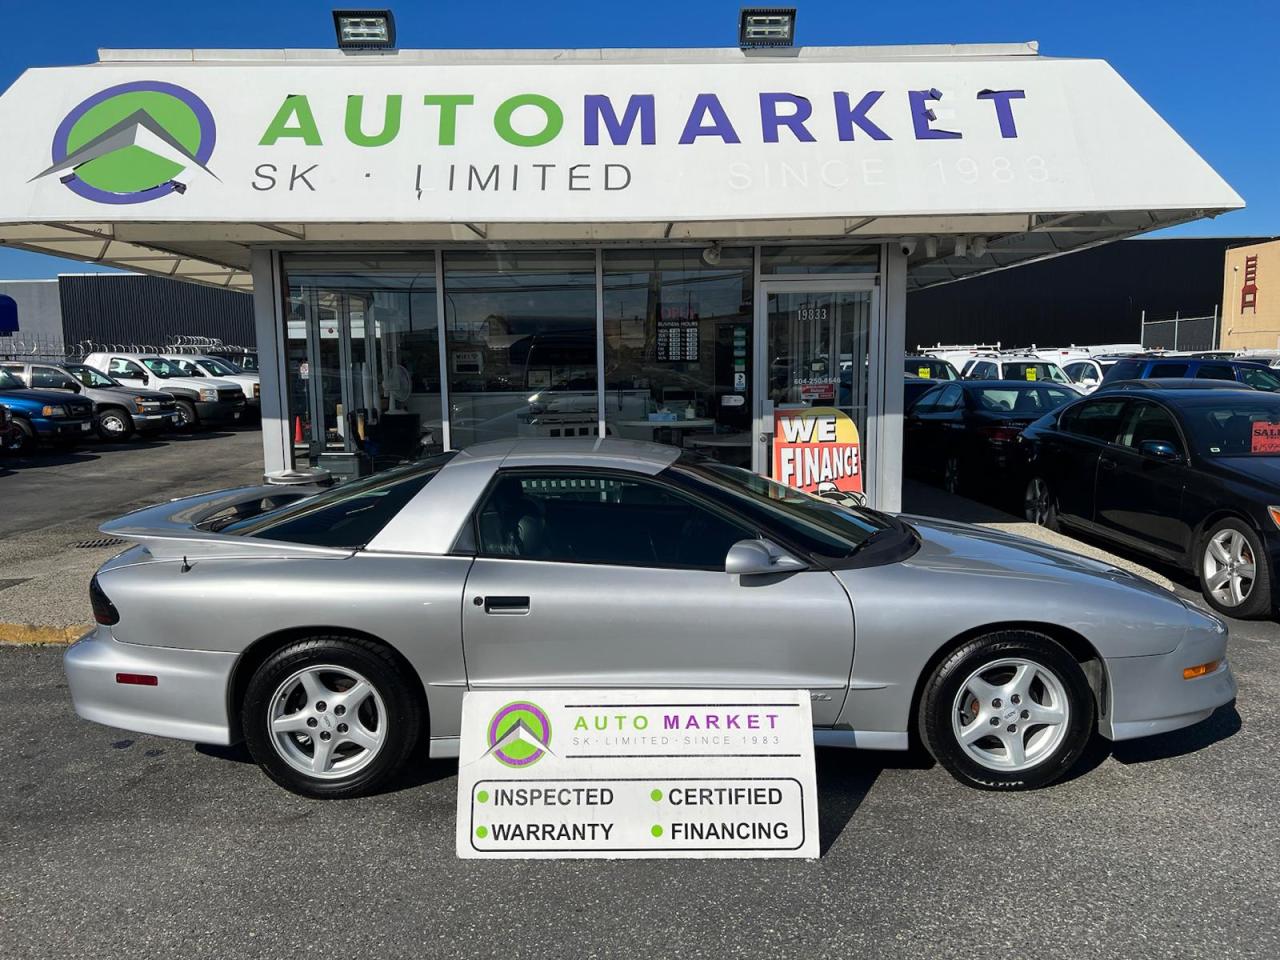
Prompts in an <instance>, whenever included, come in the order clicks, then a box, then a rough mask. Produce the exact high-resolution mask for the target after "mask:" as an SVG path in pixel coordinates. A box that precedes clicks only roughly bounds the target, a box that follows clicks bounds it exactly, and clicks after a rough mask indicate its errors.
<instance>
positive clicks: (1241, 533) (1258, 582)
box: [1200, 519, 1271, 620]
mask: <svg viewBox="0 0 1280 960" xmlns="http://www.w3.org/2000/svg"><path fill="white" fill-rule="evenodd" d="M1200 592H1201V593H1203V594H1204V598H1205V600H1207V601H1208V602H1209V605H1210V606H1211V607H1213V609H1215V610H1217V611H1218V612H1219V613H1225V614H1226V615H1227V616H1230V617H1239V618H1240V619H1242V620H1247V619H1250V618H1252V617H1261V616H1266V615H1267V614H1269V613H1270V612H1271V565H1270V564H1269V563H1268V561H1267V554H1266V550H1265V549H1264V548H1263V546H1262V540H1261V539H1260V538H1259V537H1258V535H1257V534H1256V533H1254V532H1253V530H1252V529H1251V528H1250V527H1249V525H1248V524H1246V523H1244V522H1243V521H1241V520H1235V519H1226V520H1223V521H1222V522H1221V523H1219V524H1217V525H1216V526H1214V527H1213V529H1211V530H1210V531H1209V532H1208V533H1207V534H1206V535H1205V538H1204V541H1203V542H1202V545H1201V547H1200Z"/></svg>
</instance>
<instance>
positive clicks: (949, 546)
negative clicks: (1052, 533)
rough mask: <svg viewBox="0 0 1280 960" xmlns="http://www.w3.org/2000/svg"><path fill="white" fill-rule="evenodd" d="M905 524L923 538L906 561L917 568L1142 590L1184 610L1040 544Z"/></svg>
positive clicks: (1132, 579)
mask: <svg viewBox="0 0 1280 960" xmlns="http://www.w3.org/2000/svg"><path fill="white" fill-rule="evenodd" d="M902 519H903V520H904V521H905V522H906V523H908V524H910V526H911V527H912V528H913V529H914V530H915V531H916V533H917V535H918V536H919V537H920V549H919V550H918V551H917V552H916V553H915V555H913V556H912V557H911V558H910V560H908V561H906V562H907V563H910V564H913V565H916V566H926V567H930V568H932V569H935V570H940V571H945V572H953V573H962V572H963V573H970V574H979V575H986V576H992V577H998V578H1003V579H1010V578H1013V579H1017V580H1023V581H1025V580H1039V581H1046V582H1047V581H1058V582H1061V581H1063V580H1064V579H1065V580H1074V581H1077V582H1080V581H1092V582H1095V583H1097V584H1098V585H1100V586H1102V585H1106V586H1111V587H1120V588H1126V587H1127V588H1132V589H1135V590H1140V591H1142V592H1144V593H1147V594H1150V595H1153V596H1159V597H1162V598H1167V599H1168V600H1170V601H1172V602H1174V603H1176V604H1178V605H1179V606H1181V605H1182V601H1181V600H1179V599H1178V598H1177V596H1176V595H1175V594H1173V593H1172V592H1170V591H1169V590H1166V589H1165V588H1164V587H1162V586H1160V585H1159V584H1156V583H1153V582H1151V581H1150V580H1146V579H1144V578H1142V577H1139V576H1136V575H1134V574H1132V573H1130V572H1129V571H1127V570H1122V569H1120V568H1119V567H1116V566H1114V565H1112V564H1109V563H1105V562H1103V561H1101V560H1094V559H1091V558H1090V557H1085V556H1082V555H1080V554H1077V553H1072V552H1071V551H1069V550H1063V549H1060V548H1058V547H1053V546H1050V545H1048V544H1046V543H1041V542H1040V541H1038V540H1030V539H1028V538H1026V537H1020V536H1017V535H1016V534H1011V533H1004V532H1003V531H1000V530H992V529H990V528H989V527H979V526H974V525H973V524H968V523H957V522H954V521H951V520H939V519H937V518H934V517H917V516H903V517H902Z"/></svg>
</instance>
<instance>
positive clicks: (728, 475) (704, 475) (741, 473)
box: [677, 454, 893, 560]
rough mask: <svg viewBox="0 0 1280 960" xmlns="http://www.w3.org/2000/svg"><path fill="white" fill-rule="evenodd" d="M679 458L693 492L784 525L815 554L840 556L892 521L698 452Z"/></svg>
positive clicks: (740, 513)
mask: <svg viewBox="0 0 1280 960" xmlns="http://www.w3.org/2000/svg"><path fill="white" fill-rule="evenodd" d="M677 462H678V464H679V466H680V468H681V469H680V471H679V473H678V475H683V476H684V477H687V478H689V479H691V480H693V481H694V485H695V486H696V488H697V492H699V493H701V494H702V495H704V496H707V497H709V498H711V499H713V500H716V501H718V502H719V503H720V504H722V505H723V506H725V507H727V508H729V509H730V510H732V511H733V512H734V513H735V514H737V515H738V516H740V517H747V518H750V519H752V520H755V521H757V522H759V523H762V524H764V525H765V526H768V527H775V528H779V527H780V528H782V529H783V531H784V532H785V534H786V536H787V537H788V538H789V539H790V540H792V541H793V542H794V543H796V544H797V545H798V546H800V547H802V548H804V549H805V550H806V551H807V552H809V553H811V554H813V555H815V556H819V557H824V558H827V559H829V560H844V559H846V558H848V557H851V556H852V555H853V554H854V553H855V552H856V551H857V550H858V548H859V547H861V546H862V545H863V544H865V543H866V542H868V541H869V540H870V539H871V538H872V537H874V536H875V535H876V534H877V533H880V532H881V531H883V530H888V529H891V528H892V526H893V525H892V524H891V523H890V521H889V520H888V518H886V517H884V516H881V515H880V514H878V513H876V512H875V511H874V510H868V509H865V508H862V507H845V506H841V505H838V504H835V503H833V502H831V501H830V500H824V499H822V498H821V497H815V496H812V495H811V494H808V493H804V492H802V491H800V490H796V489H794V488H792V487H788V486H784V485H783V484H780V483H775V482H774V481H773V480H769V479H767V478H765V477H762V476H760V475H759V474H756V473H752V472H751V471H750V470H744V469H743V468H741V467H730V466H728V465H726V464H723V463H717V462H716V461H714V460H709V459H706V458H704V457H702V456H700V455H697V454H682V455H681V457H680V459H679V460H678V461H677Z"/></svg>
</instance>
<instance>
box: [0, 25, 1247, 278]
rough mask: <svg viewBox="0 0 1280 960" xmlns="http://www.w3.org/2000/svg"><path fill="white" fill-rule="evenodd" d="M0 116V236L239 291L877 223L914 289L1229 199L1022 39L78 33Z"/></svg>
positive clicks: (1107, 80) (1111, 85) (1157, 136)
mask: <svg viewBox="0 0 1280 960" xmlns="http://www.w3.org/2000/svg"><path fill="white" fill-rule="evenodd" d="M0 129H5V130H6V131H10V132H11V135H10V137H8V138H7V140H8V142H7V143H6V150H5V151H4V152H3V154H2V155H0V182H2V183H4V184H5V189H4V190H3V191H0V242H2V243H6V244H9V245H13V246H19V247H24V248H28V249H33V250H39V251H43V252H48V253H54V254H58V255H61V256H68V257H73V258H76V259H81V260H89V261H96V262H101V263H107V264H111V265H115V266H119V267H123V268H126V269H131V270H139V271H144V272H149V273H158V274H162V275H168V276H175V277H178V278H181V279H189V280H194V281H198V282H203V283H212V284H217V285H220V286H230V287H239V288H246V289H247V288H248V287H249V286H250V280H249V277H248V273H247V270H248V266H249V255H250V250H251V248H252V247H254V246H272V247H291V246H298V245H304V246H305V247H307V248H309V249H315V248H316V247H318V246H320V245H324V246H326V247H334V248H350V247H355V248H383V249H386V248H388V247H391V248H403V247H404V246H406V245H409V244H414V245H418V244H423V245H435V244H451V245H452V244H468V243H477V242H487V243H505V242H535V243H565V242H572V241H589V242H643V243H663V242H672V241H682V240H688V241H698V242H707V241H710V240H721V241H738V242H749V241H754V240H767V239H769V240H771V239H780V240H786V239H802V238H804V239H815V240H819V239H832V238H841V239H843V238H860V239H861V238H866V239H867V240H868V241H871V240H878V239H883V238H886V237H888V238H901V237H910V238H914V239H915V240H916V243H915V247H914V252H913V253H912V255H911V256H910V259H909V264H910V276H911V282H912V283H913V284H914V285H922V284H929V283H935V282H941V281H945V280H951V279H956V278H959V277H963V276H967V275H970V274H973V273H975V272H983V271H987V270H992V269H998V268H1001V267H1005V266H1011V265H1014V264H1016V263H1019V262H1023V261H1026V260H1028V259H1034V258H1039V257H1044V256H1051V255H1054V254H1057V253H1060V252H1064V251H1067V250H1071V249H1078V248H1081V247H1083V246H1088V245H1092V244H1095V243H1100V242H1105V241H1107V240H1112V239H1116V238H1119V237H1124V236H1130V235H1132V234H1135V233H1140V232H1143V231H1146V230H1151V229H1155V228H1157V227H1163V226H1167V225H1169V224H1173V223H1179V222H1182V221H1186V220H1191V219H1195V218H1198V217H1203V216H1213V215H1216V214H1218V213H1220V212H1223V211H1225V210H1230V209H1235V208H1238V207H1241V206H1243V202H1242V201H1241V199H1240V197H1239V196H1238V195H1237V194H1236V193H1235V192H1234V191H1233V190H1232V189H1231V188H1230V187H1229V186H1228V185H1227V184H1226V183H1225V182H1223V180H1222V179H1221V178H1220V177H1219V176H1218V175H1217V174H1216V173H1215V172H1214V171H1213V170H1212V169H1210V167H1209V166H1208V165H1207V164H1206V163H1205V162H1204V161H1203V160H1202V159H1201V158H1200V157H1199V156H1198V155H1197V154H1196V153H1195V152H1194V151H1193V150H1192V149H1191V148H1190V147H1189V146H1187V144H1186V143H1185V142H1184V141H1183V140H1182V139H1181V138H1179V137H1178V135H1177V134H1176V133H1175V132H1174V131H1173V130H1172V129H1171V128H1170V127H1169V126H1168V125H1167V124H1166V123H1165V122H1164V121H1163V120H1161V118H1160V117H1159V116H1158V115H1156V113H1155V112H1154V111H1153V110H1152V109H1151V108H1150V107H1149V106H1148V105H1147V104H1146V103H1145V102H1144V101H1143V100H1142V99H1141V98H1140V97H1139V96H1138V95H1137V94H1136V93H1135V92H1134V91H1133V89H1132V88H1130V87H1129V86H1128V85H1127V84H1126V83H1125V82H1124V80H1123V79H1121V78H1120V77H1119V76H1118V75H1117V74H1116V73H1115V71H1113V70H1112V69H1111V67H1110V66H1109V65H1108V64H1106V63H1105V62H1103V61H1099V60H1057V59H1049V58H1044V57H1040V56H1038V55H1037V53H1036V47H1035V45H1034V44H1015V45H995V46H993V45H983V46H966V47H958V46H945V47H936V46H935V47H866V48H855V47H847V48H801V49H796V50H781V51H779V50H771V51H761V52H753V51H741V50H736V49H712V50H572V51H396V52H393V53H389V54H388V53H382V54H369V53H361V54H359V55H351V54H343V53H340V52H338V51H287V50H277V51H199V50H181V51H176V50H175V51H132V52H113V51H103V52H101V53H100V61H99V63H97V64H94V65H90V66H82V67H67V68H50V69H33V70H28V71H27V72H26V73H24V74H23V75H22V76H21V77H20V78H19V79H18V81H17V82H16V83H15V84H14V85H13V86H12V87H11V88H10V89H9V90H8V91H7V92H6V93H5V94H4V96H3V97H0ZM15 131H16V132H17V135H13V132H15ZM957 239H959V243H957ZM975 240H976V241H977V242H975Z"/></svg>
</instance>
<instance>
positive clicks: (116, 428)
mask: <svg viewBox="0 0 1280 960" xmlns="http://www.w3.org/2000/svg"><path fill="white" fill-rule="evenodd" d="M0 368H2V369H5V370H8V371H9V372H10V373H12V374H13V375H14V376H16V377H17V378H18V379H19V380H21V381H22V382H23V383H25V384H26V385H27V386H29V387H34V388H36V389H40V390H57V391H60V392H63V393H75V394H79V395H80V396H82V397H84V398H85V399H86V400H92V401H93V413H94V426H95V427H96V428H97V431H98V436H100V437H101V438H102V439H103V440H128V439H129V438H130V437H131V436H133V435H134V434H135V433H139V434H154V433H160V432H161V431H164V430H173V429H176V428H177V426H178V425H179V417H178V407H177V403H176V402H175V400H174V399H173V396H172V395H171V394H168V393H160V392H158V391H156V390H137V389H134V388H133V387H126V386H125V385H124V384H122V383H120V382H119V381H117V380H113V379H112V378H111V377H109V376H107V375H106V374H105V373H102V372H100V371H98V370H95V369H93V367H89V366H86V365H85V364H83V363H43V362H41V363H18V362H16V361H6V362H4V363H0Z"/></svg>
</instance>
